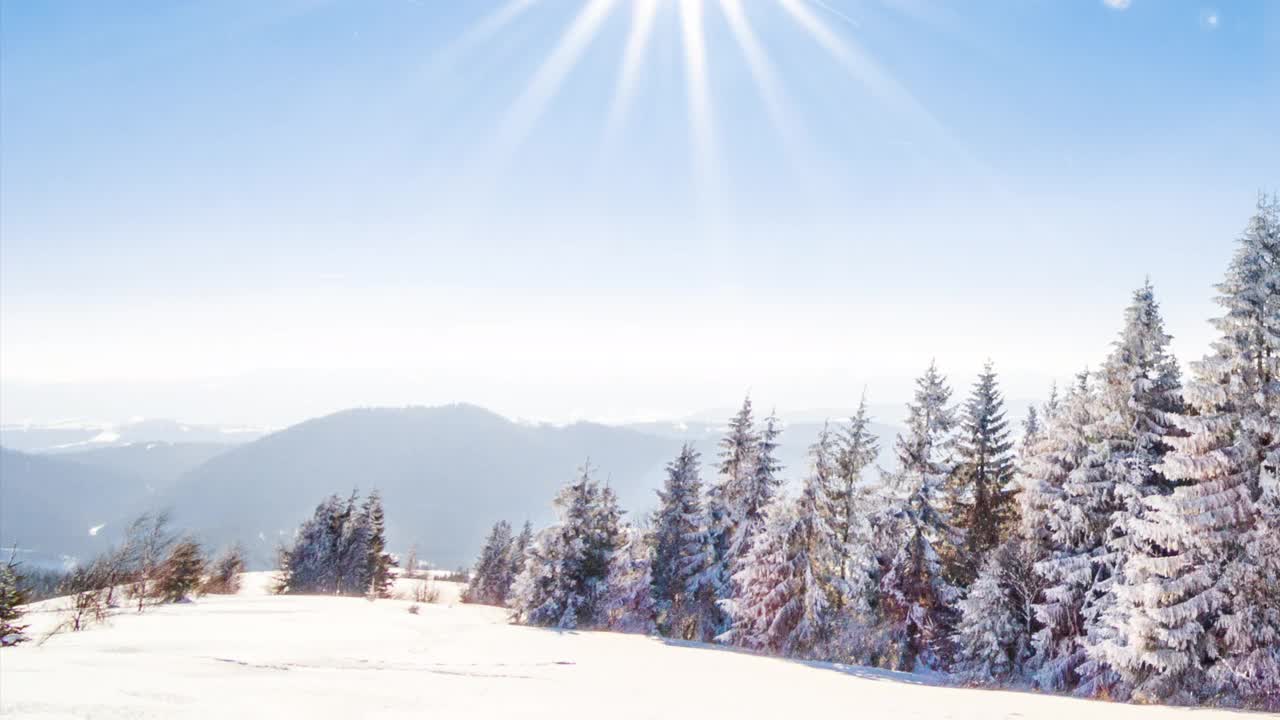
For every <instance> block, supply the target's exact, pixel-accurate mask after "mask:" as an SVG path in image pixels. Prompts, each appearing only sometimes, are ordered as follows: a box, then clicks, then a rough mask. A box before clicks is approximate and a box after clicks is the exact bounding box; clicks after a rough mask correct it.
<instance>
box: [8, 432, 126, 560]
mask: <svg viewBox="0 0 1280 720" xmlns="http://www.w3.org/2000/svg"><path fill="white" fill-rule="evenodd" d="M146 492H147V490H146V483H145V482H144V481H142V480H140V479H138V478H136V477H132V476H129V475H121V474H119V473H116V472H114V471H112V470H108V469H106V468H103V467H93V466H89V465H85V464H82V463H78V462H75V461H72V460H67V459H64V458H62V457H51V456H47V455H31V454H28V453H21V452H17V451H14V450H8V449H4V448H0V546H3V547H5V548H10V547H13V546H14V545H15V544H16V545H17V546H18V547H19V548H20V549H22V551H23V556H22V559H24V560H31V561H34V562H36V563H40V564H45V563H53V562H58V561H59V560H60V558H62V557H63V556H71V557H75V556H80V557H84V556H87V555H91V554H94V553H96V552H97V551H98V550H99V549H100V548H102V547H105V538H107V537H109V536H114V535H116V534H118V532H119V528H118V527H114V524H115V523H116V522H118V521H119V519H120V518H123V517H126V516H127V515H128V513H129V512H130V511H131V509H133V508H134V507H135V506H136V505H137V501H138V498H139V497H143V496H145V495H146ZM104 525H105V526H106V527H102V526H104ZM94 528H97V529H96V530H95V529H94Z"/></svg>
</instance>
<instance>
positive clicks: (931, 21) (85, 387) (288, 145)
mask: <svg viewBox="0 0 1280 720" xmlns="http://www.w3.org/2000/svg"><path fill="white" fill-rule="evenodd" d="M0 14H2V17H0V41H2V43H0V61H2V62H0V141H2V148H0V150H2V153H0V160H2V161H0V391H2V394H0V398H2V400H3V402H2V403H0V415H2V416H3V417H2V419H3V420H4V421H5V422H14V421H20V420H27V419H29V420H35V421H49V420H54V419H58V418H63V417H67V416H92V417H97V418H101V419H120V418H124V417H128V416H131V415H147V416H157V415H163V416H176V417H181V418H183V419H188V420H191V421H218V422H244V423H256V424H283V423H287V422H291V421H295V420H299V419H302V418H304V417H306V416H308V415H312V414H316V413H319V412H325V411H329V410H335V409H339V408H341V407H345V406H350V405H365V404H397V405H401V404H417V403H440V402H449V401H471V402H476V403H480V404H483V405H487V406H490V407H492V408H494V409H496V410H498V411H500V412H504V413H507V414H510V415H519V416H523V417H531V418H540V419H551V420H564V419H569V418H577V417H587V418H599V419H610V420H617V419H624V418H635V417H676V416H681V415H685V414H688V413H692V412H696V411H699V410H702V409H705V408H709V407H725V406H731V405H734V404H736V402H737V401H738V399H739V398H740V397H741V395H742V394H743V393H744V392H746V391H748V390H750V391H751V392H752V393H753V394H754V395H755V396H756V398H757V400H758V402H761V403H764V404H777V405H778V406H779V408H780V409H792V410H800V409H804V408H814V407H843V406H849V405H852V404H854V403H856V398H857V396H858V394H859V393H860V392H861V390H862V388H863V387H864V386H867V387H868V389H869V392H870V394H871V396H872V398H873V399H874V400H877V401H880V402H898V401H900V400H902V399H905V398H906V397H907V395H908V393H909V389H910V385H909V383H910V379H911V377H912V376H914V375H916V374H918V373H919V371H920V370H922V369H923V368H924V367H925V366H926V365H927V364H928V363H929V360H930V358H933V357H936V358H937V360H938V362H939V364H940V366H941V367H942V368H943V370H944V371H946V372H947V373H948V374H949V375H950V376H951V378H952V380H953V382H954V383H955V384H956V385H957V386H959V389H958V394H959V392H962V391H963V390H965V389H967V386H968V385H969V383H970V382H971V381H972V376H973V374H974V373H975V372H976V371H977V370H978V368H979V367H980V365H981V363H982V362H983V360H985V359H986V358H988V357H990V358H991V359H992V360H993V361H994V362H995V363H996V366H997V369H998V370H1000V371H1001V372H1002V375H1003V377H1004V380H1005V385H1006V389H1007V392H1008V394H1009V395H1010V396H1011V397H1015V398H1020V399H1031V398H1034V397H1038V396H1040V395H1042V394H1043V393H1044V391H1045V389H1046V388H1047V385H1048V383H1049V382H1050V381H1051V380H1053V379H1055V378H1056V379H1058V380H1065V379H1067V378H1068V377H1069V376H1070V375H1071V374H1072V373H1073V372H1075V371H1076V370H1078V369H1080V368H1082V367H1084V366H1085V365H1088V364H1091V365H1097V364H1098V362H1099V361H1100V360H1101V358H1102V357H1103V356H1104V354H1105V353H1106V351H1107V346H1108V343H1109V342H1110V341H1111V339H1112V338H1113V337H1114V335H1115V333H1116V331H1117V329H1118V327H1119V323H1120V320H1121V314H1122V310H1123V307H1124V305H1125V304H1126V303H1127V301H1128V298H1129V294H1130V292H1131V291H1132V289H1133V288H1135V287H1137V286H1138V285H1140V284H1141V283H1142V282H1143V280H1144V278H1145V277H1146V276H1148V275H1149V276H1150V277H1151V278H1152V280H1153V282H1154V283H1155V286H1156V291H1157V295H1158V298H1159V299H1160V300H1161V301H1162V303H1163V307H1164V310H1165V314H1166V320H1167V323H1168V327H1169V330H1170V332H1171V333H1173V334H1174V335H1175V338H1176V340H1175V342H1176V344H1175V350H1176V351H1177V352H1178V353H1179V355H1180V356H1181V357H1183V359H1184V360H1185V359H1188V358H1191V357H1194V356H1198V355H1199V354H1201V353H1202V352H1203V351H1204V349H1205V348H1206V346H1207V343H1208V340H1209V338H1210V330H1209V328H1208V326H1207V325H1206V323H1205V320H1206V319H1207V318H1208V317H1210V316H1211V315H1212V314H1214V313H1215V307H1214V306H1213V305H1212V303H1211V298H1212V284H1213V283H1214V282H1216V281H1217V280H1218V279H1219V278H1220V277H1221V274H1222V271H1223V269H1224V267H1225V264H1226V262H1227V259H1228V257H1229V255H1230V252H1231V249H1232V241H1233V239H1234V237H1235V236H1236V234H1237V233H1238V232H1239V230H1240V229H1241V228H1242V227H1243V226H1244V224H1245V222H1246V221H1247V219H1248V216H1249V214H1250V211H1251V209H1252V206H1253V202H1254V197H1255V193H1256V192H1257V191H1258V190H1260V189H1265V190H1267V191H1271V190H1276V189H1277V186H1278V185H1280V172H1278V171H1280V3H1274V2H1269V1H1268V0H1256V1H1253V2H1250V1H1246V0H1238V1H1233V2H1222V3H1221V4H1220V5H1215V4H1212V3H1207V2H1200V1H1198V0H1127V1H1126V0H1105V1H1104V0H1062V1H1049V0H1018V1H1015V0H974V1H973V2H955V3H943V2H941V1H940V0H822V1H819V0H736V1H735V0H724V1H721V0H651V1H649V2H645V1H644V0H614V1H612V2H610V0H540V1H530V0H516V1H515V2H506V1H505V0H504V1H503V2H482V1H479V0H476V1H472V0H468V1H467V2H461V1H459V2H453V1H451V0H370V1H366V0H276V1H271V0H187V1H185V2H171V1H170V2H141V1H140V2H130V3H103V2H96V1H85V2H75V1H73V0H67V1H65V2H56V3H43V2H3V4H0Z"/></svg>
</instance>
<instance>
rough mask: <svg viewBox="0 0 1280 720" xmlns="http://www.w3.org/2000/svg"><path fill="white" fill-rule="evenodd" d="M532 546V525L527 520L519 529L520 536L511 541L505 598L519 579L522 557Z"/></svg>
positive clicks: (522, 566)
mask: <svg viewBox="0 0 1280 720" xmlns="http://www.w3.org/2000/svg"><path fill="white" fill-rule="evenodd" d="M532 544H533V523H531V522H529V521H528V520H525V521H524V527H522V528H520V534H519V535H517V536H516V538H515V540H512V541H511V552H510V553H509V554H508V557H507V562H508V563H509V565H510V568H511V569H510V573H511V586H508V588H507V598H508V599H510V597H511V587H512V586H514V585H515V581H516V578H517V577H519V575H520V571H521V570H523V569H524V556H525V554H527V553H528V552H529V546H530V545H532Z"/></svg>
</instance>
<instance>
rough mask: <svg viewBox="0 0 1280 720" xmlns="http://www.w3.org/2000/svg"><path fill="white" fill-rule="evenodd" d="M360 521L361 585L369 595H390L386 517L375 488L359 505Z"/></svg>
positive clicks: (391, 579)
mask: <svg viewBox="0 0 1280 720" xmlns="http://www.w3.org/2000/svg"><path fill="white" fill-rule="evenodd" d="M360 522H361V523H362V524H363V526H364V528H365V530H364V533H365V543H366V545H367V549H366V551H365V554H366V558H365V567H364V572H363V573H362V579H363V583H362V584H363V586H364V587H365V589H366V593H367V594H368V595H369V596H370V597H378V598H386V597H391V584H392V581H393V578H392V577H391V566H392V564H393V561H392V558H391V555H389V554H388V553H387V531H386V517H385V515H384V513H383V510H382V495H381V494H380V493H379V492H378V491H377V490H376V489H375V490H373V491H372V492H370V493H369V497H368V498H366V499H365V502H364V505H363V506H362V507H361V514H360Z"/></svg>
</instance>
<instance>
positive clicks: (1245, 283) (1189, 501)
mask: <svg viewBox="0 0 1280 720" xmlns="http://www.w3.org/2000/svg"><path fill="white" fill-rule="evenodd" d="M1218 292H1219V295H1218V299H1217V300H1218V303H1219V305H1221V306H1222V308H1223V310H1224V314H1223V315H1222V316H1221V317H1219V318H1217V319H1216V320H1214V325H1215V327H1216V328H1217V330H1218V332H1219V333H1220V335H1219V337H1218V339H1217V340H1215V341H1214V343H1213V345H1212V349H1211V351H1210V353H1209V354H1208V355H1207V356H1205V357H1204V359H1202V360H1201V361H1199V362H1195V363H1192V364H1191V367H1192V380H1191V382H1190V383H1189V384H1188V386H1187V388H1186V397H1187V401H1188V403H1189V405H1190V408H1189V410H1188V412H1186V413H1185V414H1184V415H1182V416H1179V417H1176V418H1175V423H1176V424H1177V425H1178V426H1179V427H1180V428H1181V429H1182V430H1183V431H1184V435H1185V436H1184V437H1170V438H1168V442H1169V443H1170V444H1171V445H1173V447H1174V451H1173V452H1171V453H1169V454H1168V455H1166V456H1165V459H1164V463H1163V465H1161V466H1160V470H1161V472H1163V473H1164V474H1165V475H1166V476H1167V477H1168V478H1170V479H1171V480H1173V481H1176V482H1178V483H1179V486H1178V487H1176V488H1175V489H1174V491H1173V494H1172V496H1170V497H1168V498H1153V499H1152V500H1151V502H1150V505H1151V510H1152V513H1151V524H1152V530H1151V535H1152V537H1153V539H1154V540H1155V541H1157V542H1160V543H1161V544H1162V546H1163V547H1164V549H1165V551H1166V557H1164V558H1162V559H1160V560H1158V561H1156V562H1155V563H1149V565H1151V567H1149V568H1148V570H1147V576H1146V577H1145V579H1144V583H1143V589H1142V595H1143V597H1146V598H1149V599H1150V602H1149V603H1147V604H1146V605H1144V606H1143V607H1142V612H1141V614H1140V615H1139V616H1138V617H1137V619H1136V623H1135V624H1136V625H1137V626H1138V629H1139V630H1140V636H1141V637H1143V638H1144V646H1145V647H1146V648H1147V649H1148V650H1147V655H1148V657H1149V659H1148V662H1149V663H1150V664H1151V665H1152V666H1153V667H1154V668H1155V669H1156V672H1153V673H1151V674H1149V675H1147V676H1146V677H1143V678H1138V679H1137V682H1136V687H1135V692H1134V695H1135V697H1137V698H1139V699H1144V700H1145V699H1151V698H1154V697H1158V696H1170V697H1173V696H1175V695H1177V694H1181V697H1178V698H1177V699H1186V700H1189V701H1190V700H1196V699H1200V700H1203V699H1206V698H1209V697H1215V698H1217V699H1218V700H1219V701H1221V702H1225V703H1229V704H1250V705H1253V706H1256V707H1261V708H1268V709H1280V512H1277V508H1280V504H1278V503H1280V496H1278V494H1277V487H1276V473H1277V470H1276V468H1277V466H1278V465H1280V463H1278V462H1277V460H1278V458H1277V448H1278V447H1280V418H1278V417H1277V413H1280V384H1278V379H1280V207H1278V206H1277V204H1276V201H1275V200H1274V199H1272V200H1271V201H1270V202H1268V201H1267V200H1266V198H1260V200H1259V203H1258V210H1257V213H1256V214H1255V215H1254V217H1253V218H1252V219H1251V220H1250V222H1249V224H1248V226H1247V227H1246V229H1245V231H1244V233H1243V234H1242V235H1241V237H1240V239H1239V242H1238V246H1237V249H1236V253H1235V256H1234V257H1233V259H1232V261H1231V265H1230V267H1229V268H1228V270H1227V275H1226V278H1225V279H1224V280H1223V282H1222V283H1221V284H1219V285H1218ZM1202 675H1203V676H1205V678H1206V680H1200V677H1201V676H1202Z"/></svg>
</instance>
